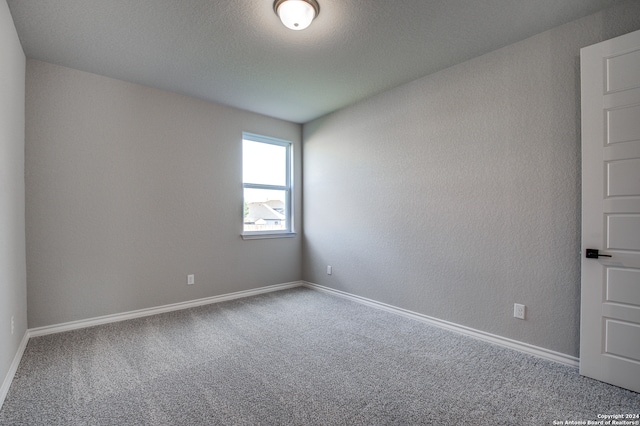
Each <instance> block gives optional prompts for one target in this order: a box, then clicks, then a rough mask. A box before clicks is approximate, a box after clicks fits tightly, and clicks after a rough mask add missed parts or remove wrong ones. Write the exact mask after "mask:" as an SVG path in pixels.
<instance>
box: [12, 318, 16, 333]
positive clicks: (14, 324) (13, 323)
mask: <svg viewBox="0 0 640 426" xmlns="http://www.w3.org/2000/svg"><path fill="white" fill-rule="evenodd" d="M15 328H16V322H15V320H14V318H13V315H11V334H13V330H14V329H15Z"/></svg>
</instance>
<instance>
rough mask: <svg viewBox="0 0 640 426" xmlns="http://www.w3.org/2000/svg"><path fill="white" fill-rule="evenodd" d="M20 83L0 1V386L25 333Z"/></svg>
mask: <svg viewBox="0 0 640 426" xmlns="http://www.w3.org/2000/svg"><path fill="white" fill-rule="evenodd" d="M24 80H25V56H24V53H23V52H22V46H21V45H20V41H19V40H18V34H17V33H16V29H15V27H14V25H13V19H12V18H11V14H10V13H9V7H8V6H7V3H6V1H5V0H0V384H1V383H2V381H3V380H4V378H5V377H6V375H7V372H8V371H9V367H10V366H11V362H12V361H13V358H14V356H15V355H16V352H17V350H18V347H19V346H20V341H21V339H22V337H23V336H24V334H25V332H26V331H27V278H26V270H25V237H24ZM11 316H13V317H14V320H15V329H14V333H13V335H12V334H11Z"/></svg>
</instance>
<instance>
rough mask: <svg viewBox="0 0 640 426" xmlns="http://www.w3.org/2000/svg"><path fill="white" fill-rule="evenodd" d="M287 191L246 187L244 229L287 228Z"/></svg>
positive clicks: (266, 229) (246, 230)
mask: <svg viewBox="0 0 640 426" xmlns="http://www.w3.org/2000/svg"><path fill="white" fill-rule="evenodd" d="M286 201H287V191H274V190H270V189H253V188H245V189H244V231H245V232H249V231H276V230H277V231H281V230H286V229H287V222H286V218H287V211H286V208H287V207H286V206H287V203H286Z"/></svg>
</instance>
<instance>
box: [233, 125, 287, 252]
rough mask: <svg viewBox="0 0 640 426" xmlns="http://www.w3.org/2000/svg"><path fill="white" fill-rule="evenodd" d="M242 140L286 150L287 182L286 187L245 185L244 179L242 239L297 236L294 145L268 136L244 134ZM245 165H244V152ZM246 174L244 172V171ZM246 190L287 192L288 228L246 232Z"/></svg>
mask: <svg viewBox="0 0 640 426" xmlns="http://www.w3.org/2000/svg"><path fill="white" fill-rule="evenodd" d="M242 140H243V141H245V140H248V141H251V142H258V143H265V144H270V145H278V146H282V147H285V148H286V168H287V169H286V181H285V185H263V184H256V183H245V182H244V178H243V179H242V210H241V211H242V214H241V216H240V217H241V219H242V233H241V236H242V239H244V240H255V239H262V238H290V237H294V236H295V235H296V233H295V228H294V223H293V218H294V211H293V210H294V209H293V205H294V203H293V143H292V142H289V141H285V140H282V139H276V138H271V137H268V136H262V135H257V134H254V133H247V132H242ZM242 155H243V163H244V151H243V153H242ZM243 174H244V170H243ZM245 189H269V190H276V191H285V201H284V203H285V211H286V215H285V221H286V225H287V228H286V229H282V230H267V231H245V230H244V190H245Z"/></svg>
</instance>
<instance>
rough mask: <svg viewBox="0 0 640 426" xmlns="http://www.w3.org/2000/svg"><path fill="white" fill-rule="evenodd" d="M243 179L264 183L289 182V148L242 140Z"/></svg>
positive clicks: (282, 184)
mask: <svg viewBox="0 0 640 426" xmlns="http://www.w3.org/2000/svg"><path fill="white" fill-rule="evenodd" d="M242 181H243V182H244V183H259V184H262V185H280V186H285V185H286V184H287V148H286V147H284V146H282V145H272V144H268V143H261V142H253V141H248V140H243V141H242Z"/></svg>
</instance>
